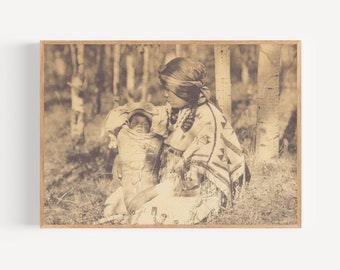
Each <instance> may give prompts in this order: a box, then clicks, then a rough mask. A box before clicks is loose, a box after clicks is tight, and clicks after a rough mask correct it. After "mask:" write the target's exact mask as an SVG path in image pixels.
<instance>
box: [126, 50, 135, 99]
mask: <svg viewBox="0 0 340 270" xmlns="http://www.w3.org/2000/svg"><path fill="white" fill-rule="evenodd" d="M126 89H127V96H126V98H127V99H128V101H129V102H133V97H134V96H135V95H134V92H135V63H134V56H133V55H131V54H129V55H127V56H126Z"/></svg>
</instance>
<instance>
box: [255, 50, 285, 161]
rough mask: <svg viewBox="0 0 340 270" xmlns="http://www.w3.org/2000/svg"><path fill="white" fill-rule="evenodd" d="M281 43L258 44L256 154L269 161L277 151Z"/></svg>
mask: <svg viewBox="0 0 340 270" xmlns="http://www.w3.org/2000/svg"><path fill="white" fill-rule="evenodd" d="M280 52H281V45H276V44H274V45H273V44H263V45H260V47H259V62H258V93H257V127H256V154H257V157H258V159H259V160H261V161H270V160H272V159H274V158H276V157H277V156H278V154H279V98H280V92H279V74H280Z"/></svg>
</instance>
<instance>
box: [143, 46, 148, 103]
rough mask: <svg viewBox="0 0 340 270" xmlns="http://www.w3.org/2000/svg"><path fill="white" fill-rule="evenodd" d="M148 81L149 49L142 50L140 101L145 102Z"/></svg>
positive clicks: (145, 47)
mask: <svg viewBox="0 0 340 270" xmlns="http://www.w3.org/2000/svg"><path fill="white" fill-rule="evenodd" d="M148 80H149V48H148V47H147V46H144V48H143V78H142V97H141V101H147V95H148Z"/></svg>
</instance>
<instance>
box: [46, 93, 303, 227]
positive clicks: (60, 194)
mask: <svg viewBox="0 0 340 270" xmlns="http://www.w3.org/2000/svg"><path fill="white" fill-rule="evenodd" d="M104 105H105V104H104ZM106 107H107V108H108V106H106ZM107 108H105V106H103V109H104V111H105V110H107ZM70 113H71V111H70V103H69V99H68V98H67V94H66V97H65V98H63V97H62V96H60V95H59V97H58V98H56V99H55V98H52V99H51V100H46V103H45V119H44V121H45V124H44V129H45V130H44V135H45V137H44V140H45V154H44V156H45V158H44V219H45V224H93V223H95V222H97V221H98V220H99V219H100V218H102V217H103V216H102V212H103V208H104V202H105V200H106V198H107V197H108V195H109V194H111V192H112V191H113V190H114V189H115V188H116V186H115V183H113V181H112V180H111V175H110V174H109V170H108V166H107V165H108V163H107V159H106V151H105V150H104V149H105V146H104V144H103V143H102V142H101V140H100V126H101V123H102V120H103V118H104V117H105V113H103V114H102V115H97V116H95V117H93V118H92V119H88V121H87V123H86V128H85V137H86V145H85V148H84V151H83V152H84V153H85V154H80V155H79V154H78V155H75V154H74V153H72V145H71V138H70ZM245 147H248V146H247V145H245ZM247 159H248V163H249V167H250V170H251V173H252V179H251V182H250V184H249V185H248V186H247V187H246V188H245V190H244V192H243V194H242V196H241V197H240V198H239V199H238V200H237V201H235V204H234V206H233V208H232V209H229V210H228V211H225V212H223V213H222V215H220V217H219V219H218V220H216V222H217V223H221V224H247V225H250V224H251V225H254V224H268V225H276V224H281V225H286V224H297V205H298V203H297V202H298V198H297V190H298V186H297V180H296V179H297V167H296V164H297V162H296V156H294V155H292V154H289V153H286V154H285V155H283V156H281V158H280V159H279V160H278V161H277V162H275V163H271V164H260V163H257V162H256V159H255V157H254V155H253V154H252V153H251V152H249V153H248V158H247Z"/></svg>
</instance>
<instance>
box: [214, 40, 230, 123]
mask: <svg viewBox="0 0 340 270" xmlns="http://www.w3.org/2000/svg"><path fill="white" fill-rule="evenodd" d="M214 52H215V81H216V100H217V103H218V106H219V107H220V109H221V110H222V112H223V113H224V114H225V115H226V116H227V117H228V118H229V120H231V80H230V48H229V45H215V47H214Z"/></svg>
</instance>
